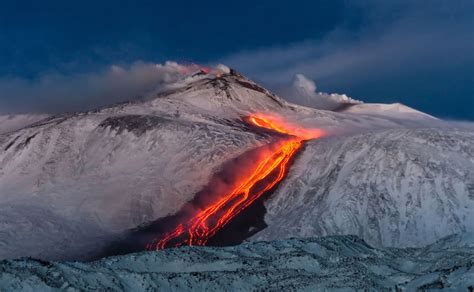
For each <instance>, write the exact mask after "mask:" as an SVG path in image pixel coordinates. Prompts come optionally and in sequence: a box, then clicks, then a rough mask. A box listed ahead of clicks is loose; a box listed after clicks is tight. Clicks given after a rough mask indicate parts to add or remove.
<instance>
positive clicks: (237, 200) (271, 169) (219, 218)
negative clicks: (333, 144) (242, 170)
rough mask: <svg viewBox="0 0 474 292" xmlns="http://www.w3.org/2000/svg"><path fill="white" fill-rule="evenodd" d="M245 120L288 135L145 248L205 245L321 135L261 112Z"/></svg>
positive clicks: (265, 190)
mask: <svg viewBox="0 0 474 292" xmlns="http://www.w3.org/2000/svg"><path fill="white" fill-rule="evenodd" d="M247 122H249V123H251V124H252V125H254V126H257V127H260V128H265V129H268V130H273V131H276V132H279V133H282V134H286V135H288V137H287V138H285V139H283V141H281V142H279V143H278V144H277V146H276V147H272V149H271V151H270V152H269V153H268V155H265V156H264V157H261V159H259V161H258V162H257V163H256V164H255V165H254V166H253V169H250V170H249V175H248V176H246V177H244V178H243V179H242V181H241V182H239V183H238V184H237V185H236V186H235V187H234V188H233V189H231V190H230V191H228V192H227V193H224V194H223V195H222V196H221V197H220V198H217V199H216V200H215V201H213V202H210V203H209V204H208V205H207V206H206V207H204V208H203V209H202V210H200V211H199V212H197V214H195V215H194V216H193V217H192V218H190V219H189V220H188V221H187V222H184V223H180V224H179V225H178V226H177V227H176V228H175V229H174V230H173V231H171V232H169V233H166V234H165V235H164V236H163V237H161V238H159V239H157V240H155V242H153V243H151V244H149V245H147V249H163V248H166V247H177V246H182V245H205V244H206V243H207V241H208V240H209V239H210V238H211V237H212V236H213V235H215V234H216V232H217V231H218V230H219V229H221V228H222V227H223V226H224V225H226V224H227V223H228V222H229V221H230V220H232V218H234V217H235V216H236V215H238V214H239V213H240V212H242V211H243V210H244V209H245V208H247V207H248V206H250V205H251V204H252V203H253V202H254V201H255V200H257V199H258V198H260V197H261V196H262V195H263V194H265V192H267V191H269V190H271V189H272V188H273V187H274V186H275V185H276V184H278V183H279V182H280V181H281V180H282V179H283V178H284V176H285V174H286V173H287V170H288V164H289V162H290V160H291V158H292V157H293V156H294V155H295V154H296V152H297V151H298V150H299V149H300V148H301V146H302V143H303V141H304V140H308V139H316V138H319V137H321V136H322V135H323V134H324V132H323V131H322V130H319V129H311V130H307V129H303V128H300V127H297V126H294V125H291V124H288V123H285V122H283V121H282V120H281V119H278V118H276V117H272V116H268V115H262V114H257V115H252V116H250V117H248V118H247Z"/></svg>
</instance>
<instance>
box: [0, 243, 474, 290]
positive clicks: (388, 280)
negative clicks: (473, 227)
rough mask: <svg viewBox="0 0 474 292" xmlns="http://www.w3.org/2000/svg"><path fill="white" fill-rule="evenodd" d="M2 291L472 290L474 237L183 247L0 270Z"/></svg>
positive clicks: (13, 263) (13, 264)
mask: <svg viewBox="0 0 474 292" xmlns="http://www.w3.org/2000/svg"><path fill="white" fill-rule="evenodd" d="M0 275H1V276H0V290H2V291H3V290H7V291H39V290H41V291H50V290H58V289H60V290H68V291H77V290H101V291H102V290H113V291H120V290H128V291H152V290H162V291H175V290H191V289H193V290H200V291H216V290H218V291H231V290H232V291H236V290H243V291H249V290H253V289H261V290H275V291H288V290H294V289H296V290H310V291H314V290H316V289H333V288H349V289H350V290H352V289H376V290H386V289H393V290H396V289H399V290H401V291H413V290H415V289H442V288H449V289H453V290H456V291H458V290H460V291H466V290H468V289H472V288H473V287H474V234H462V235H455V236H450V237H446V238H444V239H441V240H439V241H438V242H436V243H434V244H432V245H429V246H427V247H424V248H418V249H390V248H387V249H376V248H373V247H371V246H369V245H367V244H366V243H365V242H364V241H363V240H361V239H359V238H357V237H355V236H330V237H324V238H318V239H316V238H313V239H289V240H282V241H274V242H256V243H248V244H243V245H240V246H235V247H226V248H213V247H183V248H178V249H168V250H164V251H160V252H144V253H138V254H130V255H125V256H118V257H111V258H107V259H103V260H100V261H97V262H91V263H80V262H63V263H59V262H46V261H39V260H33V259H25V260H6V261H2V262H0Z"/></svg>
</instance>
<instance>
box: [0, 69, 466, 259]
mask: <svg viewBox="0 0 474 292" xmlns="http://www.w3.org/2000/svg"><path fill="white" fill-rule="evenodd" d="M351 108H352V109H351ZM388 109H390V110H388ZM387 112H390V114H387ZM406 115H409V118H408V116H406ZM9 120H14V119H13V118H9ZM17 120H18V121H21V123H20V122H19V123H18V125H14V126H10V125H8V127H5V128H4V130H2V131H3V132H2V134H0V221H1V222H2V225H1V227H0V231H1V232H0V243H1V246H2V248H1V249H0V258H2V259H8V258H18V257H26V256H30V257H35V258H41V259H47V260H67V259H71V260H78V259H79V260H87V259H96V258H98V257H101V256H103V250H106V249H107V248H108V247H109V246H110V245H111V244H113V243H115V242H120V240H122V239H123V238H124V236H126V235H128V234H129V233H130V232H131V231H133V230H136V229H140V228H142V227H144V226H147V225H149V224H151V223H153V222H156V221H159V220H162V219H164V218H171V217H173V216H175V217H176V215H179V214H181V213H180V212H181V210H182V209H183V208H185V207H186V206H188V205H189V203H190V202H192V201H193V200H194V199H195V198H196V196H197V194H198V193H201V192H202V191H203V190H206V189H208V187H209V183H210V182H211V181H213V178H214V177H218V175H217V174H219V173H222V172H225V173H226V174H227V175H226V176H225V177H223V178H222V177H221V182H222V184H219V185H218V186H213V188H214V189H213V190H212V191H211V192H209V194H208V195H205V196H203V197H205V200H203V201H200V202H199V204H198V207H199V208H198V209H193V210H190V211H189V212H188V213H186V214H187V215H186V216H185V217H180V218H179V219H180V220H178V221H173V222H170V223H169V225H167V226H166V228H165V230H164V232H163V234H157V235H156V236H155V238H153V239H152V240H151V241H150V242H148V244H149V247H150V248H153V249H156V248H162V247H170V246H171V247H172V246H176V245H189V244H195V245H203V244H206V243H209V241H212V238H213V236H215V235H216V234H219V232H222V230H223V229H222V228H221V227H223V228H224V229H225V228H230V227H232V226H234V225H232V224H233V220H236V219H237V218H238V217H239V215H241V214H242V212H244V211H245V210H247V211H248V210H251V209H249V208H250V207H249V204H250V205H252V204H255V202H257V201H258V202H259V204H264V209H265V212H264V213H263V214H262V218H263V219H262V220H263V221H264V224H260V225H261V226H264V227H261V228H260V229H258V230H257V232H254V233H251V234H250V237H246V238H245V240H248V241H254V240H274V239H283V238H288V237H313V236H322V235H339V234H355V235H358V236H360V237H361V238H363V239H365V240H366V241H368V242H369V243H371V244H374V245H376V246H395V247H401V246H421V245H425V244H429V243H432V242H433V241H435V240H437V239H439V238H441V237H443V236H446V235H449V234H451V233H456V232H464V231H474V223H473V222H472V220H470V218H472V217H474V214H473V210H474V158H473V157H474V148H473V147H474V146H473V145H474V143H473V142H474V135H473V133H474V131H473V130H472V127H470V126H466V125H462V124H453V123H446V122H443V121H441V120H436V119H434V118H432V117H430V116H428V115H425V114H423V113H420V112H417V111H414V110H408V109H407V107H401V106H397V107H395V110H394V107H393V106H389V107H380V106H370V105H367V104H365V105H363V106H362V105H353V106H352V105H345V106H344V107H343V109H342V107H341V108H339V109H338V112H333V111H325V110H318V109H315V108H308V107H303V106H299V105H295V104H291V103H288V102H286V101H285V100H284V99H283V98H281V97H279V96H277V95H275V94H273V93H272V92H270V91H269V90H267V89H265V88H264V87H262V86H261V85H259V84H257V83H255V82H253V81H251V80H249V79H248V78H246V77H245V76H243V75H241V74H239V73H238V72H236V71H234V70H230V71H229V72H227V73H222V74H212V73H209V72H208V73H206V72H200V73H199V74H189V75H186V76H184V77H183V80H181V81H180V82H178V83H176V84H174V85H173V86H169V87H167V88H166V90H160V91H156V92H152V93H150V94H148V95H147V96H144V97H143V99H141V100H139V101H133V102H126V103H121V104H116V105H111V106H108V107H103V108H99V109H96V110H93V111H87V112H78V113H72V114H64V115H57V116H49V117H42V118H41V119H40V118H37V117H36V116H35V117H34V118H32V119H28V120H29V121H31V122H32V123H31V124H30V123H26V124H25V122H24V121H25V119H23V118H21V119H20V118H18V119H17ZM38 120H39V121H38ZM315 129H316V130H315ZM313 138H318V139H313ZM302 144H304V147H302V146H301V145H302ZM258 149H265V151H264V152H262V155H261V156H258V155H257V156H252V157H256V158H253V159H250V158H247V159H244V160H247V162H248V163H246V164H245V167H243V168H239V169H235V170H234V168H231V167H229V168H228V169H223V167H224V166H227V165H229V163H230V162H231V161H234V160H235V159H238V158H242V159H243V158H244V157H246V155H247V153H249V151H250V152H252V151H257V150H258ZM258 151H260V150H258ZM258 151H257V152H258ZM262 151H263V150H262ZM257 152H255V153H257ZM296 153H297V155H296ZM263 154H265V155H263ZM249 157H250V156H249ZM260 166H261V167H260ZM288 166H291V167H288ZM270 189H271V194H269V193H266V191H268V190H270ZM265 194H268V195H265ZM259 198H260V199H259ZM261 198H265V200H264V201H261ZM252 200H254V201H252ZM222 206H225V208H221V207H222ZM254 206H255V205H254ZM194 207H195V205H193V208H194ZM217 207H219V208H217ZM181 219H182V220H181ZM180 224H182V225H180ZM180 226H182V227H180ZM229 226H230V227H229ZM231 233H232V232H231ZM162 235H164V236H162ZM52 247H54V248H52ZM143 248H144V246H143Z"/></svg>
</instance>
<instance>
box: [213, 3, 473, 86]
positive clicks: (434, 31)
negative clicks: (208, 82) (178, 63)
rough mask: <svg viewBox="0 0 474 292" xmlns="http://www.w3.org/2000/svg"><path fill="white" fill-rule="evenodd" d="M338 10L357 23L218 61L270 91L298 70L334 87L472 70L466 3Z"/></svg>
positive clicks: (468, 6)
mask: <svg viewBox="0 0 474 292" xmlns="http://www.w3.org/2000/svg"><path fill="white" fill-rule="evenodd" d="M346 11H347V14H351V15H353V14H356V13H357V12H358V11H359V12H360V14H361V17H360V18H361V19H360V21H358V22H357V23H358V25H353V23H352V22H349V21H346V22H344V21H343V22H341V23H340V25H339V26H337V27H335V28H334V29H333V30H332V31H330V32H328V33H327V34H325V35H324V36H323V37H320V38H315V39H307V40H304V41H301V42H297V43H293V44H289V45H283V46H278V47H264V48H260V49H257V50H248V51H242V52H238V53H235V54H231V55H229V56H226V57H224V58H222V59H221V60H220V61H221V62H224V63H225V64H228V65H230V66H231V67H234V68H236V69H237V70H239V71H241V72H244V73H247V74H249V75H250V77H252V78H255V79H257V80H259V81H261V82H263V83H264V84H266V85H267V86H270V87H277V86H279V85H281V84H283V83H285V82H287V80H290V79H291V78H292V77H293V76H295V75H296V74H298V73H303V74H305V75H306V76H309V77H310V78H312V79H314V80H317V81H318V82H319V83H320V84H323V85H324V86H326V87H328V88H341V89H343V88H344V89H345V88H349V87H355V86H360V84H363V85H364V86H365V85H367V84H370V83H371V82H372V83H373V82H375V80H382V79H384V80H404V78H407V79H408V78H410V77H408V76H420V74H424V75H427V74H430V73H429V72H441V73H442V72H448V71H449V72H450V74H451V73H455V72H459V68H465V67H466V66H469V64H470V65H471V66H472V65H474V34H473V33H472V26H473V25H474V20H473V19H474V2H472V1H467V0H461V1H455V2H452V1H444V0H435V1H431V2H429V3H427V2H424V1H409V0H402V1H375V0H374V1H370V0H369V1H349V2H348V4H347V9H346ZM347 18H350V17H347ZM471 68H472V67H471ZM436 86H442V84H436Z"/></svg>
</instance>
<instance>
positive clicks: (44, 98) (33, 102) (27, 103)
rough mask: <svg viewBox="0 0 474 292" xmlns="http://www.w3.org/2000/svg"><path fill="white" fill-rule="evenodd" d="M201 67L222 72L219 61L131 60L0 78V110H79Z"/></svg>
mask: <svg viewBox="0 0 474 292" xmlns="http://www.w3.org/2000/svg"><path fill="white" fill-rule="evenodd" d="M201 69H205V70H204V71H206V72H210V73H215V74H217V73H218V72H221V73H225V72H226V71H228V70H229V69H228V68H227V67H225V66H223V65H220V66H217V67H215V68H202V67H200V66H198V65H195V64H192V65H180V64H177V63H175V62H166V63H165V64H163V65H162V64H154V63H144V62H135V63H133V64H132V65H130V66H126V67H123V66H119V65H113V66H111V67H110V68H107V69H106V70H103V71H101V72H98V73H96V72H93V73H82V74H71V75H62V74H43V75H41V76H39V77H38V78H36V79H33V80H30V79H22V78H14V77H3V78H0V114H1V113H31V112H44V113H59V112H65V111H81V110H87V109H91V108H95V107H99V106H104V105H108V104H113V103H116V102H121V101H126V100H133V99H137V98H140V97H142V96H143V95H145V94H147V93H148V92H150V91H152V90H159V89H160V88H164V87H166V86H167V85H169V84H172V83H175V82H177V81H179V80H181V79H183V78H185V77H186V76H189V74H191V73H193V72H196V71H199V70H201Z"/></svg>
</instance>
